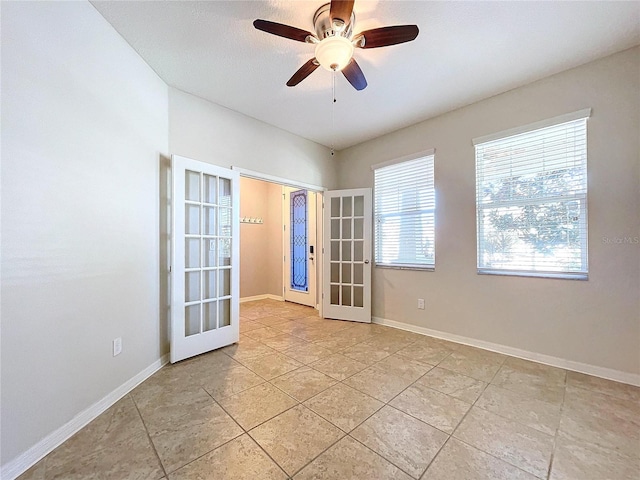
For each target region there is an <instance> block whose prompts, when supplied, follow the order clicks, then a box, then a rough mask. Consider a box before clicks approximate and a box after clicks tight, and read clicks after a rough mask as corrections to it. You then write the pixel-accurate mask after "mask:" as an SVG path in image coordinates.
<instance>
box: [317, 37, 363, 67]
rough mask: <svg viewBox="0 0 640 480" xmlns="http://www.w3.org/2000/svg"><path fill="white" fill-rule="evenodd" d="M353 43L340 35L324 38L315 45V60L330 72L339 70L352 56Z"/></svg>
mask: <svg viewBox="0 0 640 480" xmlns="http://www.w3.org/2000/svg"><path fill="white" fill-rule="evenodd" d="M353 48H354V47H353V44H352V43H351V41H350V40H348V39H347V38H345V37H343V36H341V35H334V36H330V37H326V38H324V39H323V40H322V41H321V42H320V43H318V44H317V45H316V60H318V63H320V65H321V66H322V67H323V68H324V69H326V70H329V71H330V72H335V71H340V70H342V69H343V68H344V67H346V66H347V65H348V64H349V61H350V60H351V57H352V56H353Z"/></svg>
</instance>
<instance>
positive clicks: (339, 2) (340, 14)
mask: <svg viewBox="0 0 640 480" xmlns="http://www.w3.org/2000/svg"><path fill="white" fill-rule="evenodd" d="M354 1H355V0H331V8H330V10H329V16H330V17H331V21H332V22H333V21H334V20H342V21H343V22H344V23H345V24H346V23H349V21H350V20H351V13H352V12H353V3H354Z"/></svg>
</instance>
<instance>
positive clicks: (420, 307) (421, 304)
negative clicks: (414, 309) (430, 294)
mask: <svg viewBox="0 0 640 480" xmlns="http://www.w3.org/2000/svg"><path fill="white" fill-rule="evenodd" d="M418 309H420V310H424V298H419V299H418Z"/></svg>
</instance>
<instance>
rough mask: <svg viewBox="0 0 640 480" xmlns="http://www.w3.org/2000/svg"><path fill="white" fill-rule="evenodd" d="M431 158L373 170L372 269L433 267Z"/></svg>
mask: <svg viewBox="0 0 640 480" xmlns="http://www.w3.org/2000/svg"><path fill="white" fill-rule="evenodd" d="M433 163H434V155H426V156H423V157H420V158H417V159H413V160H408V161H404V162H402V163H396V164H392V165H387V166H381V167H379V168H375V170H374V176H375V184H374V208H375V260H376V265H379V266H389V267H397V268H433V267H434V265H435V206H436V205H435V202H436V200H435V189H434V181H433Z"/></svg>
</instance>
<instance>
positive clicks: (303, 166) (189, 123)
mask: <svg viewBox="0 0 640 480" xmlns="http://www.w3.org/2000/svg"><path fill="white" fill-rule="evenodd" d="M169 147H170V149H171V153H174V154H177V155H183V156H185V157H189V158H193V159H195V160H199V161H201V162H208V163H213V164H215V165H220V166H222V167H231V166H235V167H241V168H245V169H248V170H252V171H255V172H260V173H266V174H268V175H274V176H277V177H280V178H284V179H288V180H293V181H294V183H295V182H302V183H309V184H312V185H318V186H322V187H327V188H332V187H334V186H335V184H336V176H335V174H336V169H335V168H336V167H335V161H334V159H333V157H332V156H331V153H330V150H329V149H328V148H326V147H323V146H322V145H319V144H317V143H314V142H312V141H310V140H306V139H304V138H301V137H298V136H296V135H293V134H291V133H288V132H285V131H284V130H280V129H279V128H276V127H273V126H271V125H268V124H266V123H263V122H261V121H259V120H255V119H253V118H251V117H247V116H246V115H243V114H241V113H237V112H234V111H233V110H229V109H227V108H224V107H221V106H219V105H215V104H213V103H210V102H207V101H206V100H202V99H201V98H198V97H195V96H193V95H189V94H187V93H184V92H181V91H180V90H176V89H174V88H170V89H169Z"/></svg>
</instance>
